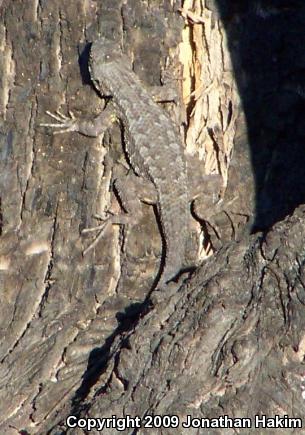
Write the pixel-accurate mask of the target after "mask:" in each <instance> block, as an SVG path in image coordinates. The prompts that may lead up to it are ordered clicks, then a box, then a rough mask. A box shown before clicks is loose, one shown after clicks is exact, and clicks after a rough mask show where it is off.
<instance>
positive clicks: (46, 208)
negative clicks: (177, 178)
mask: <svg viewBox="0 0 305 435" xmlns="http://www.w3.org/2000/svg"><path fill="white" fill-rule="evenodd" d="M240 3H241V4H240V5H239V2H235V3H234V5H235V6H234V8H232V7H231V6H230V5H231V2H229V1H219V2H216V0H214V1H213V0H211V1H207V0H206V1H205V2H203V1H199V0H197V1H193V2H191V1H185V2H182V1H178V0H172V1H169V0H154V1H138V0H127V1H123V0H117V1H115V2H114V1H113V0H111V1H110V0H103V1H93V0H86V1H83V0H79V1H73V2H72V1H71V0H61V1H57V0H54V1H52V2H48V1H40V2H37V1H35V0H29V1H27V2H25V1H22V0H4V1H2V2H0V11H1V23H0V34H1V45H0V51H1V58H0V69H1V74H0V77H1V87H0V107H1V114H2V123H1V131H0V141H1V142H0V307H1V308H0V358H1V367H0V374H1V376H0V405H1V406H0V409H1V411H0V432H1V433H5V434H17V433H24V434H35V433H41V434H45V433H53V434H55V433H56V434H58V433H65V432H66V431H67V430H68V428H67V425H66V423H65V419H66V417H67V415H69V414H74V415H77V416H80V417H111V416H112V415H117V416H118V417H122V416H123V415H127V414H128V415H131V416H136V415H138V416H140V417H143V416H145V415H147V414H153V415H156V414H158V415H178V416H179V418H180V422H182V421H183V420H184V419H185V418H186V415H191V416H193V417H200V418H201V417H218V416H220V415H224V414H227V415H228V416H229V417H249V418H254V415H256V414H266V415H267V416H270V417H273V416H274V415H275V414H278V415H285V414H287V415H288V416H289V417H302V416H303V415H304V413H305V409H304V408H305V402H304V399H303V396H302V394H303V391H304V388H305V383H304V382H305V381H304V368H305V367H304V363H303V360H304V354H305V344H304V343H305V339H304V330H305V328H304V327H305V325H304V322H305V321H304V319H305V316H304V301H305V296H304V277H303V275H304V259H305V250H304V246H305V243H304V242H305V240H304V239H305V228H304V226H305V209H304V207H303V206H300V207H299V208H298V209H296V210H295V212H294V214H293V215H291V217H287V218H286V219H285V220H284V221H282V222H278V221H279V219H282V218H283V217H284V216H287V214H288V213H292V212H293V210H294V209H295V207H296V206H298V205H299V204H302V203H304V202H305V200H304V199H305V198H304V187H303V186H304V185H305V184H304V182H303V180H304V168H305V164H304V161H303V160H304V155H305V154H304V152H303V141H304V122H303V119H304V92H305V91H304V83H303V82H304V80H303V75H304V50H303V48H302V47H304V39H305V36H304V20H305V10H304V7H303V5H302V4H301V3H300V6H299V4H298V2H297V1H294V2H291V1H290V2H289V4H286V3H285V2H284V1H281V2H274V5H273V2H272V1H270V2H268V5H267V6H266V5H264V7H263V6H262V4H261V2H258V1H257V2H240ZM100 34H103V35H105V36H108V37H109V36H115V37H116V38H118V39H122V40H123V42H124V50H125V51H126V52H127V53H128V54H129V55H130V56H131V57H132V58H133V59H134V70H135V71H136V73H137V74H138V75H139V76H140V78H141V79H142V80H143V83H145V84H146V85H147V86H155V85H160V82H162V83H164V82H170V83H171V84H173V83H174V87H175V88H176V90H177V92H178V94H179V93H180V95H181V96H182V97H183V98H182V100H183V103H184V104H183V103H182V101H181V102H180V104H178V105H175V104H167V105H165V108H166V109H167V110H169V112H170V114H171V116H172V117H173V119H174V120H175V121H176V122H177V123H178V124H179V125H180V127H181V131H182V133H183V135H184V137H185V139H186V149H187V151H188V152H189V153H190V154H193V153H194V152H195V151H196V152H197V154H196V159H197V161H198V162H199V163H200V164H201V165H202V166H204V167H205V171H206V172H219V173H221V174H222V176H223V180H224V190H223V202H222V205H221V207H218V208H217V210H213V209H212V210H204V212H205V213H206V214H207V216H208V220H207V221H206V222H205V223H204V224H203V228H202V229H203V231H204V233H205V236H206V240H207V241H208V243H205V248H206V249H205V254H211V253H213V252H215V251H216V250H218V252H216V253H214V254H213V255H210V257H209V258H208V259H206V260H205V261H204V262H203V264H202V266H201V267H200V268H199V269H198V270H197V271H196V272H195V273H194V274H193V275H192V277H191V278H190V279H189V280H188V281H186V282H185V283H182V284H181V286H180V289H179V291H177V292H176V293H175V294H172V295H171V296H170V295H168V298H166V299H165V300H164V301H163V302H160V303H156V304H154V303H153V301H154V299H153V295H152V300H146V296H147V294H148V293H149V290H150V288H151V285H152V283H153V280H154V278H155V276H156V273H157V271H158V267H159V261H160V252H161V239H160V235H159V231H158V227H157V224H156V221H155V216H154V213H153V210H152V208H151V207H148V206H147V207H145V213H144V216H145V217H144V219H143V220H142V221H141V222H140V223H139V224H138V225H137V226H136V227H135V228H133V230H132V231H130V232H129V233H128V232H127V231H123V230H120V229H119V228H118V227H113V228H112V230H111V231H109V232H108V233H107V234H105V235H104V237H103V238H102V240H101V241H100V242H99V244H98V245H97V246H96V248H95V249H94V251H91V252H90V253H89V254H88V255H87V256H85V257H83V255H82V252H83V250H84V248H86V247H87V246H88V245H89V243H90V241H91V240H92V238H88V237H87V236H86V237H85V236H84V235H81V230H82V229H83V228H86V227H91V226H93V225H95V224H96V221H95V220H94V219H93V218H92V216H93V215H94V214H95V213H100V214H103V213H105V211H106V210H108V209H109V208H111V210H113V211H118V210H119V208H120V207H119V204H118V203H117V201H116V198H115V195H114V194H113V193H112V192H111V191H109V186H110V183H111V177H112V174H111V172H110V171H107V170H105V166H104V157H105V155H106V154H109V153H110V155H111V157H112V158H113V159H114V160H115V162H116V168H117V169H116V171H120V167H121V166H120V163H119V160H120V159H121V160H122V159H123V153H122V144H121V141H122V137H121V132H120V129H119V128H113V129H112V130H111V132H110V134H109V135H107V136H106V137H104V139H103V141H102V140H101V139H90V138H86V137H83V136H80V135H78V134H73V133H71V134H65V135H58V136H52V134H51V132H50V131H48V130H46V129H44V128H41V127H39V123H41V122H46V115H45V111H46V110H50V111H55V110H57V109H59V108H60V109H61V110H62V111H63V112H67V111H68V110H72V111H73V112H74V113H75V114H76V115H77V116H87V117H90V116H92V115H94V114H97V113H98V112H99V111H100V110H101V109H102V108H103V101H102V100H101V99H100V98H99V96H98V95H97V94H96V93H95V91H94V90H93V88H92V86H91V84H90V80H89V76H88V71H87V69H86V65H87V56H88V50H87V42H90V41H93V40H94V39H96V37H97V36H98V35H100ZM295 41H298V43H297V44H296V43H295ZM231 59H232V60H231ZM181 79H183V80H181ZM237 89H238V91H239V96H238V92H237ZM247 131H248V135H247ZM235 133H236V134H235ZM234 135H235V137H234ZM233 139H234V155H232V150H233ZM251 165H252V166H251ZM203 190H204V186H203ZM253 216H255V219H254V218H253ZM249 222H253V223H254V227H255V228H259V229H263V230H264V232H263V233H258V234H253V235H251V236H248V235H246V234H243V229H244V227H245V225H246V224H247V223H249ZM276 222H278V223H276ZM274 223H276V224H275V226H274V227H271V224H274ZM70 431H71V433H86V431H85V430H82V429H70ZM173 431H175V433H194V434H195V433H198V429H192V430H191V429H183V427H182V426H181V424H180V425H179V427H178V428H176V429H166V428H164V427H163V428H162V429H157V428H155V429H153V430H150V431H149V432H150V433H173ZM287 431H288V430H287ZM126 432H128V433H133V431H132V430H131V429H129V430H128V431H126ZM138 432H139V433H146V429H145V428H142V429H140V430H138ZM233 432H234V429H231V430H229V429H217V430H216V429H213V430H212V429H210V430H208V429H205V433H210V434H218V433H233ZM236 432H238V429H235V432H234V433H236ZM256 432H257V433H265V429H263V430H260V429H256ZM303 432H304V431H303V430H302V429H297V430H296V432H295V433H303ZM91 433H94V432H91ZM108 433H117V429H110V430H109V431H108ZM134 433H135V432H134ZM268 433H278V429H275V430H274V432H273V431H272V430H270V432H268Z"/></svg>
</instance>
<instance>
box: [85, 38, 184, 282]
mask: <svg viewBox="0 0 305 435" xmlns="http://www.w3.org/2000/svg"><path fill="white" fill-rule="evenodd" d="M89 68H90V74H91V78H92V80H93V82H94V85H95V87H96V88H97V89H98V90H99V91H100V92H101V94H102V95H107V96H111V97H112V100H113V103H114V105H115V109H116V112H117V113H118V117H119V118H120V120H121V122H122V123H123V126H124V134H125V147H126V149H125V152H126V153H127V157H128V159H129V163H130V165H131V167H132V168H133V170H134V172H135V173H136V174H137V175H139V176H142V177H145V178H146V179H148V180H150V181H151V182H152V183H153V184H154V186H155V188H156V191H157V195H158V203H157V208H158V213H159V217H160V221H161V226H162V232H163V238H164V240H165V245H166V246H165V248H166V249H165V264H164V269H163V272H162V276H161V279H160V282H159V284H160V283H162V284H163V283H166V282H167V281H169V280H170V279H172V278H173V277H174V276H175V275H177V273H178V272H179V271H180V270H181V269H182V268H183V266H184V260H185V247H186V241H187V237H188V220H189V216H190V210H189V201H188V193H187V175H186V162H185V157H184V150H183V146H182V143H181V138H180V135H179V133H178V131H177V128H176V127H175V125H174V123H173V122H172V120H171V119H170V117H169V116H168V114H167V113H166V112H165V111H164V110H163V109H162V108H161V107H159V106H158V104H157V103H155V102H154V100H153V99H152V97H151V96H150V94H149V93H148V91H147V90H146V89H145V88H144V87H143V85H142V83H141V82H140V80H139V78H138V77H137V75H136V74H135V73H134V72H133V71H132V69H131V67H130V61H129V59H128V58H127V57H126V56H124V55H123V54H122V53H121V52H120V51H119V50H118V48H117V46H116V45H115V44H114V43H113V42H111V41H109V40H106V39H104V38H102V39H99V40H98V41H96V42H94V43H93V45H92V48H91V56H90V65H89Z"/></svg>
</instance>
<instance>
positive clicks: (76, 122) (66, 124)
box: [40, 107, 117, 137]
mask: <svg viewBox="0 0 305 435" xmlns="http://www.w3.org/2000/svg"><path fill="white" fill-rule="evenodd" d="M46 113H47V114H48V115H49V116H50V117H51V118H53V119H54V120H55V121H57V123H54V122H53V123H48V122H46V123H41V124H40V126H41V127H50V128H55V129H56V128H58V129H59V130H55V131H54V132H53V134H62V133H67V132H70V131H77V132H78V133H81V134H83V135H84V136H89V137H97V136H99V135H100V134H102V133H105V131H106V130H108V128H110V127H111V125H112V124H113V123H114V122H115V121H116V120H117V116H116V114H115V113H114V111H113V108H109V107H106V109H105V110H103V111H102V112H101V113H100V114H99V115H98V116H97V117H96V118H94V119H93V120H81V119H77V118H76V117H75V116H74V114H73V112H71V111H69V116H66V115H64V114H63V113H61V112H60V111H59V110H58V111H57V112H55V113H52V112H49V111H47V112H46Z"/></svg>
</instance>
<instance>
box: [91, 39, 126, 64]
mask: <svg viewBox="0 0 305 435" xmlns="http://www.w3.org/2000/svg"><path fill="white" fill-rule="evenodd" d="M121 58H122V51H121V49H120V46H119V44H118V43H115V42H114V41H111V40H110V39H107V38H100V39H98V40H97V41H95V42H93V44H92V46H91V51H90V65H91V67H92V68H94V67H95V66H97V65H98V64H105V63H112V62H115V61H117V60H119V59H121Z"/></svg>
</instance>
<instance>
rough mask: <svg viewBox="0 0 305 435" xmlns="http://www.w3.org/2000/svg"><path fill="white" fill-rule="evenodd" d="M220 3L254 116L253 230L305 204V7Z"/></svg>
mask: <svg viewBox="0 0 305 435" xmlns="http://www.w3.org/2000/svg"><path fill="white" fill-rule="evenodd" d="M217 3H218V7H219V12H220V15H221V19H222V21H223V23H224V26H225V29H226V32H227V36H228V42H229V49H230V52H231V58H232V62H233V67H234V69H235V74H236V80H237V84H238V88H239V93H240V96H241V100H242V104H243V109H244V112H245V116H246V120H247V128H248V141H249V146H250V152H251V161H252V167H253V173H254V178H255V189H256V217H255V221H254V225H253V230H257V229H262V230H264V229H268V228H269V227H270V226H271V225H272V224H274V223H275V222H277V221H279V220H281V219H283V218H284V217H285V216H286V215H288V214H289V213H291V212H292V211H293V210H294V209H295V208H296V207H297V206H298V205H299V204H302V203H304V202H305V183H304V180H305V153H304V138H305V129H304V115H305V99H304V97H305V79H304V77H305V54H304V45H305V31H304V29H305V4H304V2H302V1H298V0H267V1H263V0H257V1H249V0H248V1H241V2H233V4H232V2H228V1H224V0H218V1H217ZM231 6H232V7H234V11H235V14H233V15H232V7H231Z"/></svg>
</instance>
